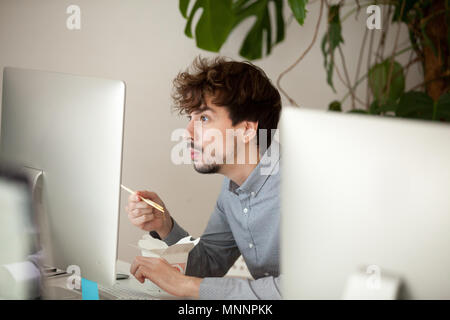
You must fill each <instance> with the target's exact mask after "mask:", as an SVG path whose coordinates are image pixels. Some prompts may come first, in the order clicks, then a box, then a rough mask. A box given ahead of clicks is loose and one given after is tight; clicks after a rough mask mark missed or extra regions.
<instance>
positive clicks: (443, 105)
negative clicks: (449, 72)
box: [434, 92, 450, 122]
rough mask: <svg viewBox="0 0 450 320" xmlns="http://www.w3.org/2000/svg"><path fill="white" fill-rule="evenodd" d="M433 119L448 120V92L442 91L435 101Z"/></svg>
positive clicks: (449, 97) (449, 112)
mask: <svg viewBox="0 0 450 320" xmlns="http://www.w3.org/2000/svg"><path fill="white" fill-rule="evenodd" d="M434 119H435V120H439V121H446V122H449V121H450V93H449V92H447V93H444V94H443V95H442V96H440V97H439V100H438V101H437V103H436V112H435V115H434Z"/></svg>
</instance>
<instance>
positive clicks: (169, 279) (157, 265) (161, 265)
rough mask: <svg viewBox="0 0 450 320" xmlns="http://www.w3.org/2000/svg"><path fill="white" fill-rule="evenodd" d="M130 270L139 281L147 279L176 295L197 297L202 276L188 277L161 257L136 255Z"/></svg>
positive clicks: (142, 281)
mask: <svg viewBox="0 0 450 320" xmlns="http://www.w3.org/2000/svg"><path fill="white" fill-rule="evenodd" d="M130 272H131V274H132V275H134V276H135V278H136V279H137V280H138V281H139V282H140V283H144V281H145V279H149V280H150V281H152V282H153V283H155V284H156V285H157V286H158V287H160V288H161V289H163V290H164V291H166V292H168V293H170V294H172V295H174V296H177V297H192V298H198V297H199V290H200V282H201V281H202V280H203V279H202V278H196V277H189V276H186V275H184V274H182V273H181V272H180V271H179V270H178V269H177V268H175V267H172V266H171V265H170V264H169V263H168V262H167V261H166V260H164V259H162V258H146V257H141V256H138V257H136V259H135V260H134V262H133V264H132V265H131V268H130Z"/></svg>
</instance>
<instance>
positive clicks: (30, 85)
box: [0, 67, 125, 285]
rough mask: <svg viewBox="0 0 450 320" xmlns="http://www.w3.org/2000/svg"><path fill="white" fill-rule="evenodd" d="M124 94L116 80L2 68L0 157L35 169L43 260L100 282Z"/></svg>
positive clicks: (108, 242) (109, 269)
mask: <svg viewBox="0 0 450 320" xmlns="http://www.w3.org/2000/svg"><path fill="white" fill-rule="evenodd" d="M124 99H125V84H124V83H123V82H122V81H116V80H108V79H100V78H94V77H83V76H76V75H69V74H63V73H54V72H43V71H35V70H26V69H19V68H9V67H8V68H5V69H4V72H3V98H2V115H1V121H2V123H1V136H0V156H2V157H4V158H5V159H6V160H8V161H9V162H12V163H14V164H20V165H21V166H24V167H27V168H28V170H34V171H35V172H37V173H42V175H41V178H42V186H43V188H42V189H43V192H42V199H41V201H42V202H43V208H44V209H43V211H44V214H45V220H44V221H46V226H45V230H42V231H41V232H42V233H44V232H45V233H46V235H48V237H47V239H50V241H46V242H47V243H44V244H43V246H44V252H45V254H46V257H47V259H49V257H50V258H51V259H50V261H49V262H47V263H49V264H51V265H52V266H55V267H58V268H60V269H63V270H66V268H67V267H68V266H70V265H75V266H78V267H79V268H80V271H81V277H83V278H85V279H88V280H91V281H96V282H99V283H101V284H104V285H112V284H113V283H114V281H115V264H116V259H117V240H118V221H119V206H120V182H121V167H122V144H123V121H124ZM38 175H39V174H37V175H36V176H38ZM43 238H44V237H43ZM48 242H51V243H48ZM47 261H48V260H47Z"/></svg>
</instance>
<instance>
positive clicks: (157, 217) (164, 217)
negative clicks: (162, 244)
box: [125, 191, 172, 239]
mask: <svg viewBox="0 0 450 320" xmlns="http://www.w3.org/2000/svg"><path fill="white" fill-rule="evenodd" d="M140 197H143V198H147V199H149V200H152V201H153V202H156V203H157V204H159V205H161V206H162V207H163V208H164V213H162V212H160V211H159V210H157V209H155V208H153V207H152V206H149V205H148V204H147V203H145V202H144V201H142V200H141V198H140ZM125 210H126V212H127V213H128V219H130V221H131V223H132V224H134V225H135V226H136V227H138V228H140V229H142V230H145V231H156V232H157V233H158V234H159V236H160V237H161V239H164V238H165V237H167V235H168V234H169V233H170V230H172V219H171V218H170V214H169V211H167V208H166V207H165V205H164V203H163V202H162V200H161V199H160V198H159V197H158V195H157V194H156V193H154V192H150V191H137V192H136V194H132V195H130V196H129V197H128V205H127V206H126V208H125Z"/></svg>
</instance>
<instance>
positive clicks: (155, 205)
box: [120, 184, 164, 213]
mask: <svg viewBox="0 0 450 320" xmlns="http://www.w3.org/2000/svg"><path fill="white" fill-rule="evenodd" d="M120 187H121V188H122V189H124V190H125V191H128V192H129V193H131V194H136V192H135V191H133V190H131V189H129V188H127V187H125V186H124V185H123V184H121V185H120ZM139 198H141V200H142V201H144V202H145V203H146V204H148V205H149V206H152V207H153V208H155V209H156V210H159V211H161V212H162V213H164V208H163V207H161V206H160V205H159V204H157V203H156V202H153V201H152V200H149V199H146V198H144V197H141V196H139Z"/></svg>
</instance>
